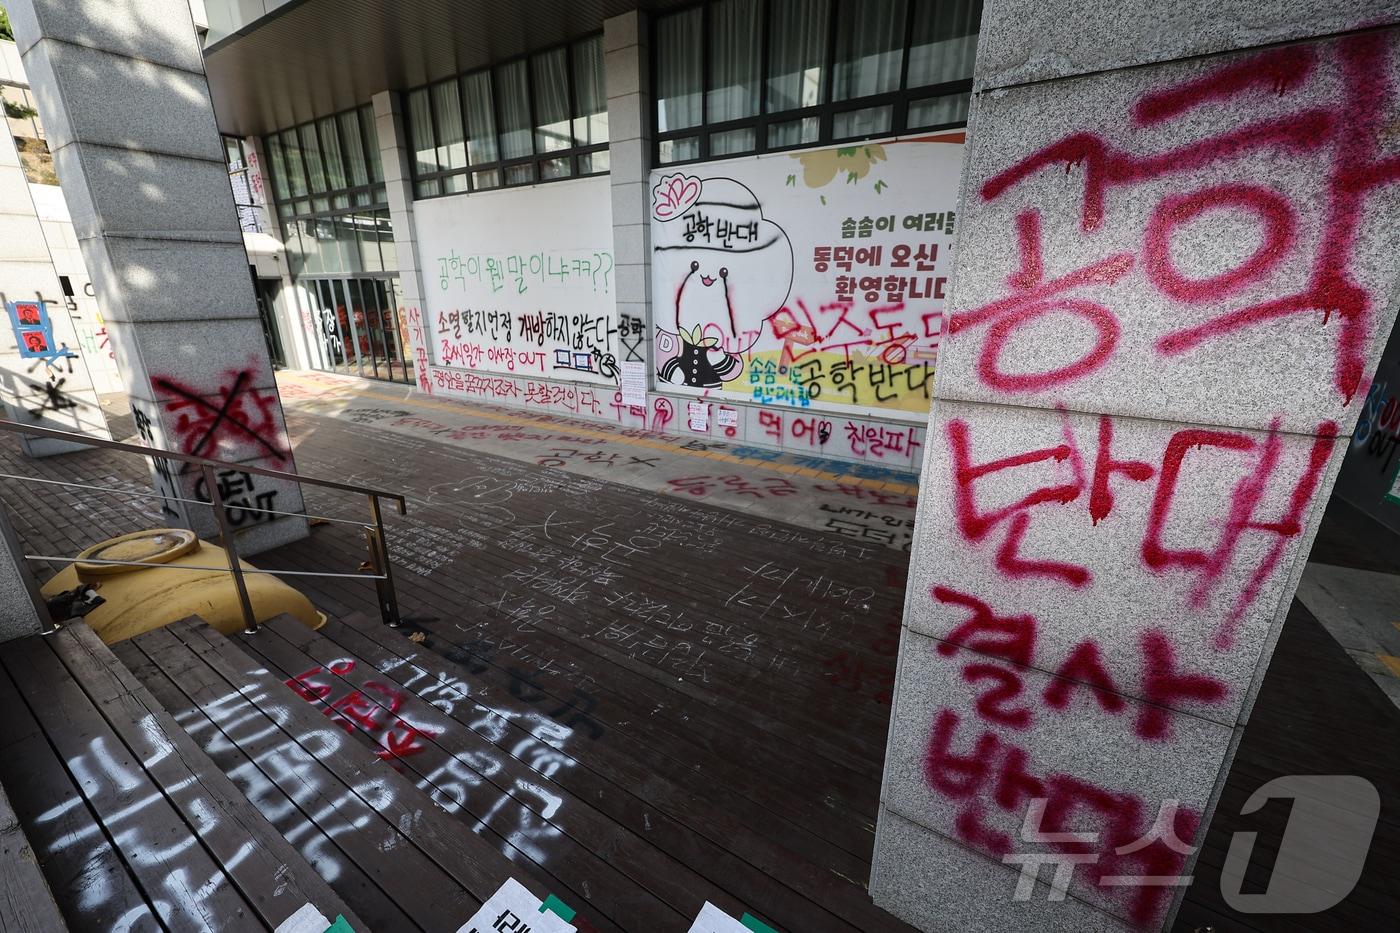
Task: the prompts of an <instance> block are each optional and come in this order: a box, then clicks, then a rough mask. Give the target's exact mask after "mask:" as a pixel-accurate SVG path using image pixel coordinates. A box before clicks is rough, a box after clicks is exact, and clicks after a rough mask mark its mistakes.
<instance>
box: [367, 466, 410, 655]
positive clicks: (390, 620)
mask: <svg viewBox="0 0 1400 933" xmlns="http://www.w3.org/2000/svg"><path fill="white" fill-rule="evenodd" d="M399 505H400V508H402V505H403V503H402V502H400V504H399ZM369 513H370V516H371V517H372V518H373V519H374V527H373V528H366V529H365V530H366V531H367V532H369V534H368V537H369V539H370V541H369V558H370V561H369V562H370V566H371V567H373V568H374V570H375V573H376V574H377V575H378V576H380V577H382V579H379V580H375V581H374V588H375V590H376V591H377V593H378V596H379V615H380V616H381V617H382V618H383V620H384V624H385V625H387V626H389V628H398V627H399V626H401V625H403V620H402V619H401V618H399V597H398V594H397V593H396V592H395V591H394V571H393V569H392V568H391V567H390V566H389V542H388V541H386V540H385V538H384V516H383V513H382V512H381V511H380V508H379V497H378V496H376V495H375V494H374V493H369Z"/></svg>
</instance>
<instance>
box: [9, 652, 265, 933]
mask: <svg viewBox="0 0 1400 933" xmlns="http://www.w3.org/2000/svg"><path fill="white" fill-rule="evenodd" d="M0 661H3V663H4V666H5V668H6V669H7V670H8V671H9V672H10V676H11V677H13V678H14V681H15V685H16V686H17V687H18V688H19V690H20V692H22V693H24V694H26V695H27V696H31V697H35V698H36V702H35V703H34V704H32V706H31V708H32V710H33V712H34V715H35V718H36V719H37V720H38V722H39V725H40V726H41V727H42V728H43V730H44V734H45V736H47V738H48V740H49V741H50V742H51V743H52V744H53V747H54V749H55V750H56V751H57V752H58V753H59V755H60V757H61V758H62V759H63V762H64V766H65V767H66V769H67V770H68V773H69V774H70V775H71V777H70V779H69V780H70V782H71V783H74V784H76V785H77V787H78V789H79V791H80V792H81V793H82V795H83V798H84V799H85V800H86V801H87V803H88V805H89V806H90V807H91V808H92V810H93V812H94V813H95V814H96V815H97V818H98V821H99V822H100V823H101V825H102V828H103V830H104V831H105V832H106V834H107V835H108V836H109V837H110V838H111V839H112V840H113V841H114V843H115V844H116V847H117V850H118V852H119V853H120V854H121V857H122V860H123V861H124V862H125V863H126V865H127V867H128V869H129V870H130V872H131V874H132V876H133V877H134V878H135V880H136V883H137V884H138V885H140V887H141V889H142V891H143V892H145V894H146V895H147V896H148V897H149V898H150V899H151V906H152V907H153V908H154V909H155V911H156V913H157V915H158V916H159V917H160V919H161V922H162V924H163V925H164V926H165V927H166V928H167V929H169V930H172V931H184V930H190V931H202V930H210V929H220V928H222V927H225V926H226V925H227V924H229V923H230V922H231V921H235V920H243V922H245V923H246V922H247V920H248V919H249V918H251V916H252V914H251V909H250V908H249V906H248V904H247V902H246V901H245V900H244V899H243V897H242V896H241V895H240V894H239V892H238V889H237V888H236V887H234V885H233V884H232V883H231V882H230V880H229V878H228V876H227V875H226V874H225V873H224V871H223V869H222V868H220V867H219V865H218V864H217V862H216V861H215V860H214V859H213V858H212V857H211V856H210V854H209V852H208V851H207V850H205V849H204V847H203V846H201V845H200V844H199V841H198V839H197V838H196V836H195V835H194V833H193V831H192V830H191V828H190V827H189V825H187V824H186V823H185V821H184V819H183V818H181V816H180V814H179V813H178V812H177V811H176V809H175V807H174V806H173V805H172V804H171V802H170V800H169V799H168V798H167V797H166V796H165V794H164V793H162V792H161V789H160V787H159V786H158V785H157V784H156V782H155V781H153V780H152V779H151V776H150V775H149V774H147V773H146V771H145V770H144V769H143V768H142V767H141V763H140V756H138V755H134V754H133V753H132V751H131V750H130V749H129V748H127V746H126V745H125V743H123V742H122V740H121V739H120V738H119V737H118V736H117V734H116V733H115V732H114V731H113V730H112V728H111V726H110V725H109V724H108V723H107V721H106V720H105V719H104V718H103V717H102V714H101V713H100V712H99V711H98V710H97V708H96V707H95V706H93V703H92V700H91V699H90V698H89V697H88V696H87V694H85V693H84V692H83V690H82V689H81V687H79V685H78V684H77V683H76V682H75V681H74V680H73V679H72V677H70V676H69V675H68V672H67V670H66V669H65V668H64V666H63V664H62V663H61V662H60V661H59V659H58V657H57V656H56V655H55V654H54V653H53V651H52V650H51V649H50V647H49V645H48V643H47V641H46V640H45V639H43V638H41V637H33V638H23V639H19V640H16V641H11V642H7V643H6V644H4V645H3V646H0ZM79 845H80V846H82V845H86V843H79ZM84 851H86V850H84Z"/></svg>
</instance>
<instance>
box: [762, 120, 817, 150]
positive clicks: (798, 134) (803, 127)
mask: <svg viewBox="0 0 1400 933" xmlns="http://www.w3.org/2000/svg"><path fill="white" fill-rule="evenodd" d="M820 135H821V120H820V119H819V118H818V117H802V118H801V119H797V120H788V121H787V122H786V123H770V124H768V148H769V149H786V148H789V147H791V146H803V145H807V144H809V143H814V142H816V141H817V138H818V137H819V136H820Z"/></svg>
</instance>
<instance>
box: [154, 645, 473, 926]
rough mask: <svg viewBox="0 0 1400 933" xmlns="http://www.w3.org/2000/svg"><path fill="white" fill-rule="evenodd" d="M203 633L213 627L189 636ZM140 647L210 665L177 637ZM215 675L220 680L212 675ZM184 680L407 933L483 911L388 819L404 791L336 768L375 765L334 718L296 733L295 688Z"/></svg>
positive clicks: (184, 674) (183, 676) (162, 659)
mask: <svg viewBox="0 0 1400 933" xmlns="http://www.w3.org/2000/svg"><path fill="white" fill-rule="evenodd" d="M195 628H207V627H205V626H197V627H193V628H181V631H184V632H187V633H189V632H192V631H194V630H195ZM139 641H140V642H141V643H142V645H143V647H146V648H147V649H149V650H151V651H152V653H153V654H154V655H155V656H156V657H157V658H158V659H159V661H160V662H162V663H168V660H169V659H170V658H172V657H173V658H174V659H176V660H177V662H182V663H183V664H184V665H185V666H186V667H193V665H194V664H195V663H207V662H204V659H203V658H196V657H195V656H196V653H195V652H194V651H193V650H192V649H191V648H190V646H189V645H188V644H185V643H183V642H181V641H180V640H178V639H177V638H176V637H175V635H174V633H173V632H172V631H170V630H167V631H164V632H160V633H158V634H157V633H148V634H147V635H143V636H141V637H140V639H139ZM192 658H195V660H191V659H192ZM211 673H212V674H214V675H217V672H213V671H212V669H211ZM177 676H179V677H180V678H181V680H182V681H183V682H184V683H186V684H188V685H189V688H190V689H191V690H192V691H193V695H194V699H195V701H196V702H197V703H198V704H199V705H200V706H201V707H202V708H203V710H204V711H206V712H207V713H208V715H210V716H211V717H213V718H214V719H215V721H216V722H218V723H219V725H220V728H221V731H223V733H224V735H225V736H226V737H227V739H228V740H229V741H231V742H233V743H235V744H237V745H238V747H239V748H240V749H241V750H243V751H244V752H245V753H246V754H247V755H248V756H249V757H250V758H251V759H252V760H253V761H254V762H255V763H257V764H258V765H259V766H260V767H263V768H265V769H266V770H265V771H263V772H262V773H263V774H264V775H265V776H266V777H267V778H268V779H270V780H272V781H273V782H275V784H276V785H277V786H278V787H279V788H280V789H281V791H282V792H283V793H284V794H286V795H289V796H291V797H292V799H293V800H294V801H295V805H296V806H297V807H298V808H300V809H301V810H303V811H304V812H306V813H307V814H308V816H309V818H310V819H311V820H312V821H313V822H315V824H316V825H317V826H319V827H320V829H321V830H322V831H323V832H324V833H325V834H326V835H327V836H329V837H331V838H332V839H334V840H335V846H336V847H337V848H338V849H339V850H340V853H341V855H342V857H341V858H339V859H336V860H335V865H336V868H337V869H339V867H340V865H342V864H344V863H345V862H349V863H351V864H353V865H354V866H356V867H357V868H358V869H359V871H360V872H361V873H362V874H363V875H364V876H366V877H368V878H369V879H370V880H371V881H372V883H373V886H374V888H375V889H376V890H377V893H378V894H379V895H380V897H381V898H382V899H384V900H387V901H388V902H389V909H388V910H387V911H385V914H386V917H392V916H393V914H394V913H398V914H400V915H402V916H404V917H406V919H405V920H404V921H403V922H402V926H400V927H397V928H416V929H442V928H445V927H450V928H455V926H454V924H455V925H457V926H460V924H461V922H462V921H463V920H464V919H465V918H466V917H469V916H471V914H472V913H473V912H474V911H475V910H476V908H477V907H478V906H479V905H480V899H479V898H476V897H473V896H472V895H471V893H470V892H468V891H467V890H465V889H464V888H463V887H462V886H461V885H460V884H458V883H456V882H455V881H454V880H453V878H452V877H451V876H450V875H449V874H448V873H447V872H445V871H444V870H443V869H442V868H441V867H440V866H439V865H437V864H436V863H435V862H434V861H433V860H432V859H430V858H428V857H427V856H425V855H424V854H423V853H422V852H421V851H419V850H418V849H417V848H416V847H415V846H414V845H413V844H412V842H411V840H410V839H409V837H408V835H407V834H406V833H405V832H404V831H402V830H401V829H400V828H399V826H397V825H395V822H394V820H393V819H392V817H391V816H390V815H389V814H387V813H381V812H380V810H381V809H383V808H384V807H385V805H386V803H387V802H388V798H389V797H391V796H394V797H398V796H402V795H401V794H400V793H399V792H398V791H396V790H394V789H390V788H386V787H384V786H383V785H382V784H380V783H378V782H376V781H373V780H370V781H361V782H360V783H358V784H355V785H353V786H347V784H346V783H345V782H343V781H341V780H340V779H339V778H338V777H337V776H336V774H335V770H333V769H336V768H337V767H338V768H339V769H344V770H354V769H359V768H362V767H365V766H372V758H371V756H368V755H365V754H362V753H361V749H360V748H359V747H358V746H357V745H356V744H355V743H353V742H350V741H348V740H347V739H346V738H345V736H344V735H343V734H340V733H338V732H337V731H336V730H333V729H330V728H328V726H327V724H326V722H325V720H320V721H318V722H311V723H309V726H308V725H307V724H306V723H305V722H303V724H302V726H301V728H299V729H298V728H296V727H295V726H292V727H291V729H290V730H289V728H288V725H289V724H288V720H289V719H290V718H291V716H292V715H293V714H294V713H296V712H300V710H298V709H297V706H296V704H300V702H301V701H300V699H299V698H297V697H296V696H295V695H293V694H292V693H291V692H290V691H289V690H287V689H286V688H285V687H283V686H282V685H281V684H277V683H275V682H271V681H270V679H269V681H265V682H262V683H248V682H245V683H242V684H234V683H231V682H230V681H228V680H227V679H225V678H223V677H222V676H221V675H220V676H217V678H216V679H215V678H214V677H211V678H210V679H208V680H206V681H205V682H204V683H203V684H200V685H197V686H196V685H194V684H193V683H192V680H191V678H190V676H189V672H188V671H185V672H182V673H181V674H179V675H177ZM274 688H275V689H274ZM293 733H294V734H295V735H294V734H293ZM336 758H342V759H344V760H343V761H336V760H335V759H336ZM409 803H410V804H411V805H414V806H417V805H419V804H418V803H417V802H415V801H412V800H410V801H409ZM422 803H423V805H426V801H423V802H422ZM326 854H327V855H329V853H326ZM337 877H339V876H337ZM373 894H374V892H370V896H373ZM429 895H431V896H429ZM372 928H374V929H395V928H396V927H393V926H390V927H383V926H373V927H372Z"/></svg>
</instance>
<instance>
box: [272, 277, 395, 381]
mask: <svg viewBox="0 0 1400 933" xmlns="http://www.w3.org/2000/svg"><path fill="white" fill-rule="evenodd" d="M297 284H298V285H299V286H300V289H299V291H300V292H301V294H302V295H303V297H305V298H306V300H307V301H308V302H309V303H310V304H311V307H310V308H308V309H307V311H308V312H309V316H310V318H311V322H312V324H313V325H314V327H315V330H316V333H315V334H314V335H312V336H313V337H314V338H315V344H316V349H317V351H318V353H319V356H320V359H319V361H318V362H319V364H320V368H322V369H328V370H331V371H332V372H339V373H346V374H347V375H352V376H364V377H366V378H369V379H386V380H392V381H394V382H408V383H411V382H413V362H412V360H410V359H408V358H407V355H406V354H405V353H404V351H403V341H402V339H401V334H400V332H399V328H398V324H397V321H398V316H397V314H396V312H395V309H396V308H397V307H398V303H399V302H398V297H399V295H398V289H399V280H398V277H397V276H382V277H368V276H365V277H356V278H348V277H347V278H316V279H310V278H303V279H300V280H298V283H297Z"/></svg>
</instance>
